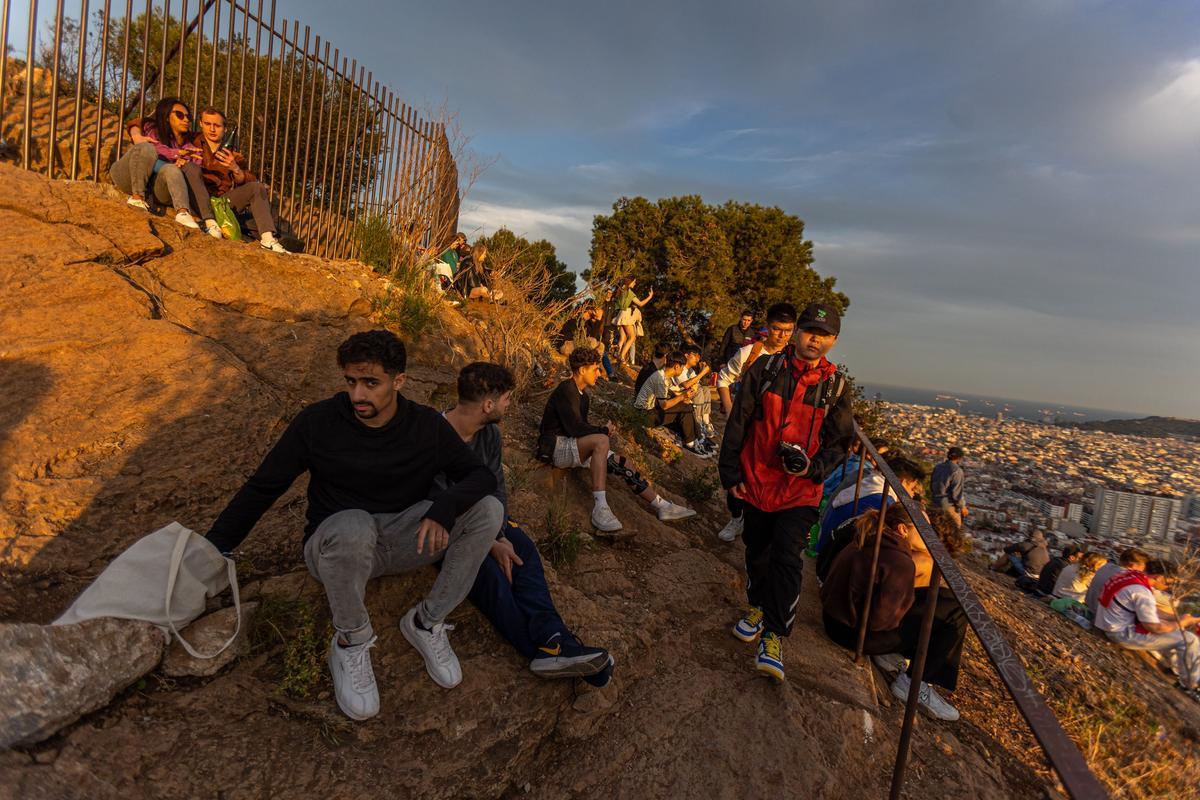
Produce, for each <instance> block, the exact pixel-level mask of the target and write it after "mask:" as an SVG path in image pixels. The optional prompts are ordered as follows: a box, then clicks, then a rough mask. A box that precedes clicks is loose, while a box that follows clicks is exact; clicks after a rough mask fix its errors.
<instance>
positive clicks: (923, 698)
mask: <svg viewBox="0 0 1200 800" xmlns="http://www.w3.org/2000/svg"><path fill="white" fill-rule="evenodd" d="M910 688H912V680H911V679H910V678H909V677H908V673H907V672H901V673H900V674H899V675H897V676H896V680H894V681H892V694H893V695H895V696H896V697H897V698H898V699H900V700H904V701H907V700H908V690H909V689H910ZM917 705H918V706H920V708H921V710H922V711H924V712H925V713H926V714H928V715H929V716H931V717H933V718H934V719H941V720H945V721H946V722H954V721H955V720H956V719H958V709H957V708H955V707H954V706H952V705H950V704H949V703H947V702H946V701H945V700H944V699H943V698H942V696H941V695H940V694H938V693H937V692H936V691H934V688H933V687H932V686H930V685H929V684H927V683H925V682H924V681H921V690H920V692H919V693H918V694H917Z"/></svg>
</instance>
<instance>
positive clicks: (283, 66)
mask: <svg viewBox="0 0 1200 800" xmlns="http://www.w3.org/2000/svg"><path fill="white" fill-rule="evenodd" d="M273 40H274V37H272V41H273ZM287 45H288V41H287V18H286V17H285V18H284V20H283V32H282V33H281V34H280V35H279V86H278V87H277V89H276V92H275V125H274V126H272V129H271V185H272V186H274V187H275V190H276V191H277V192H279V193H280V195H279V197H280V203H281V204H282V202H283V194H282V192H283V186H281V185H279V175H278V173H276V172H275V164H276V161H275V159H276V157H277V154H278V152H279V127H280V122H281V113H282V110H283V75H284V73H285V72H289V62H290V56H289V55H285V51H286V50H287ZM288 87H289V89H290V88H291V83H290V82H289V84H288ZM268 91H270V89H269V87H268ZM263 145H264V146H265V145H266V142H265V141H264V142H263ZM263 163H264V164H265V163H266V156H265V155H264V157H263Z"/></svg>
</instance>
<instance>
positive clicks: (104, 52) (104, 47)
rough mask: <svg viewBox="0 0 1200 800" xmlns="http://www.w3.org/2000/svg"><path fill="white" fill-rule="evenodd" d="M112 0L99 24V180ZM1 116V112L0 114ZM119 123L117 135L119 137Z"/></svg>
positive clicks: (95, 171) (95, 167)
mask: <svg viewBox="0 0 1200 800" xmlns="http://www.w3.org/2000/svg"><path fill="white" fill-rule="evenodd" d="M111 4H112V0H104V24H103V25H101V26H100V84H99V87H98V89H97V91H96V96H97V101H96V150H95V154H94V155H93V156H92V180H93V181H99V180H100V166H101V165H100V159H101V152H102V151H103V149H104V79H105V78H106V77H107V75H108V17H109V12H110V11H111V10H112V8H111ZM0 116H3V114H0ZM120 135H121V131H120V125H118V126H117V136H118V137H120Z"/></svg>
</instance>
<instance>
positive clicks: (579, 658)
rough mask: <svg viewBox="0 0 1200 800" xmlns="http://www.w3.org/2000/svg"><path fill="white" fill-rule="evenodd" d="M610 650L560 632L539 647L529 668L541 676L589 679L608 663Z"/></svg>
mask: <svg viewBox="0 0 1200 800" xmlns="http://www.w3.org/2000/svg"><path fill="white" fill-rule="evenodd" d="M608 662H609V658H608V651H607V650H605V649H603V648H600V647H585V646H584V645H583V644H581V643H580V641H579V640H578V639H576V638H575V637H574V636H571V635H569V634H568V635H566V636H564V635H563V634H561V633H556V634H554V635H553V636H551V637H550V639H549V641H547V642H546V643H545V644H544V645H542V646H541V647H539V648H538V651H537V655H535V656H534V657H533V659H532V660H531V661H530V662H529V669H531V670H532V671H533V674H534V675H537V676H538V677H539V678H585V677H587V676H588V675H595V674H596V673H598V672H601V671H603V670H604V668H605V667H607V666H608Z"/></svg>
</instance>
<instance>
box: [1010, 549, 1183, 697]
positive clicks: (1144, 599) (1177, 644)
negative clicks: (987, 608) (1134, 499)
mask: <svg viewBox="0 0 1200 800" xmlns="http://www.w3.org/2000/svg"><path fill="white" fill-rule="evenodd" d="M991 568H992V569H993V570H994V571H996V572H1000V573H1004V574H1007V575H1010V576H1012V577H1013V578H1015V579H1016V586H1017V588H1019V589H1021V590H1022V591H1023V592H1025V593H1026V594H1028V595H1030V596H1031V597H1034V598H1037V599H1039V600H1041V601H1043V602H1045V603H1047V604H1049V606H1050V608H1052V609H1053V610H1055V611H1057V612H1059V613H1060V614H1063V615H1064V616H1066V617H1067V618H1068V619H1070V620H1072V621H1073V622H1075V623H1076V624H1078V625H1080V626H1081V627H1083V628H1087V629H1094V630H1096V631H1099V632H1100V633H1102V634H1103V635H1104V636H1105V637H1106V638H1107V639H1109V640H1110V641H1112V642H1114V643H1115V644H1117V645H1118V646H1120V647H1123V648H1125V649H1127V650H1140V651H1145V652H1148V653H1152V654H1154V656H1153V657H1155V658H1157V659H1161V660H1162V663H1163V664H1164V665H1165V666H1167V667H1169V668H1170V669H1171V671H1172V672H1174V673H1175V675H1176V676H1177V678H1178V680H1179V686H1180V688H1182V689H1183V690H1184V691H1186V692H1187V693H1189V694H1190V695H1192V696H1193V697H1196V698H1197V699H1200V637H1198V636H1197V634H1198V633H1200V628H1198V627H1197V625H1200V617H1197V616H1194V615H1191V614H1181V613H1179V611H1178V610H1177V609H1176V607H1175V599H1174V597H1173V596H1172V593H1171V589H1172V587H1173V585H1174V583H1175V580H1176V577H1177V572H1178V567H1177V566H1176V565H1175V564H1174V563H1172V562H1171V561H1169V560H1166V559H1156V558H1152V557H1151V556H1150V555H1149V554H1148V553H1146V552H1145V551H1144V550H1141V549H1139V548H1137V547H1130V548H1126V549H1125V550H1123V551H1122V552H1121V554H1120V556H1119V557H1118V559H1117V561H1116V563H1113V562H1111V561H1110V560H1109V558H1108V556H1107V555H1106V554H1104V553H1102V552H1099V551H1095V550H1092V551H1085V550H1084V549H1083V548H1082V547H1080V546H1079V545H1077V544H1074V543H1068V544H1066V545H1065V546H1064V547H1063V548H1062V549H1061V551H1060V552H1059V555H1058V556H1055V557H1053V558H1052V557H1051V556H1050V550H1049V546H1048V543H1047V541H1046V536H1045V534H1044V533H1042V532H1041V531H1034V532H1033V533H1032V534H1030V536H1029V537H1028V538H1027V539H1025V540H1023V541H1020V542H1015V543H1013V544H1011V545H1009V546H1008V547H1006V548H1004V550H1003V551H1002V552H1001V553H1000V554H999V555H998V556H997V557H996V559H995V560H994V561H993V562H992V564H991Z"/></svg>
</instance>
